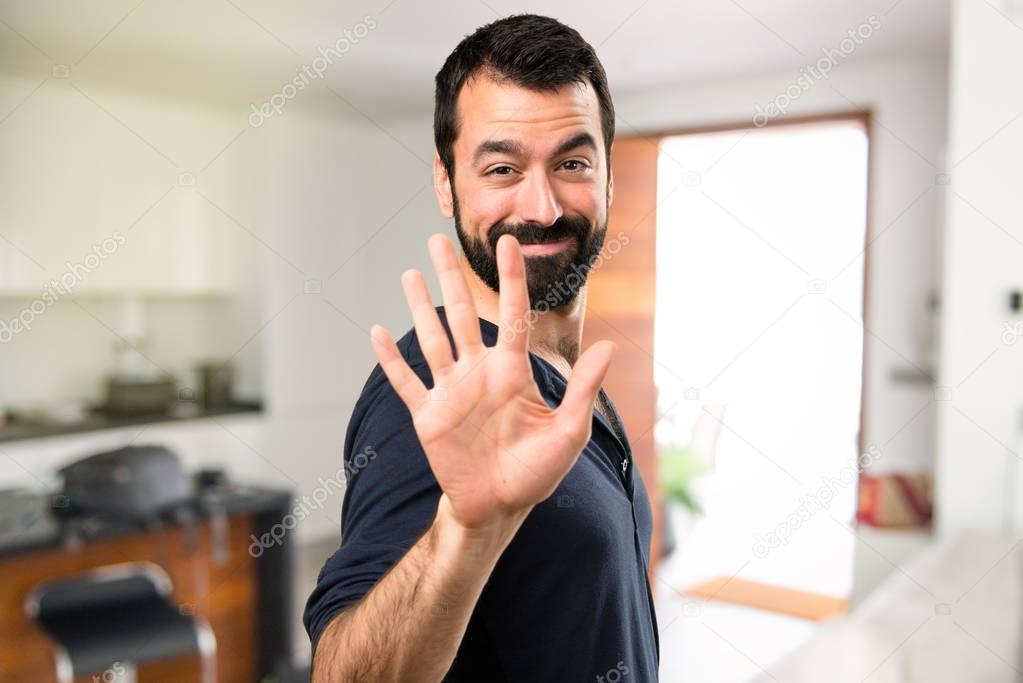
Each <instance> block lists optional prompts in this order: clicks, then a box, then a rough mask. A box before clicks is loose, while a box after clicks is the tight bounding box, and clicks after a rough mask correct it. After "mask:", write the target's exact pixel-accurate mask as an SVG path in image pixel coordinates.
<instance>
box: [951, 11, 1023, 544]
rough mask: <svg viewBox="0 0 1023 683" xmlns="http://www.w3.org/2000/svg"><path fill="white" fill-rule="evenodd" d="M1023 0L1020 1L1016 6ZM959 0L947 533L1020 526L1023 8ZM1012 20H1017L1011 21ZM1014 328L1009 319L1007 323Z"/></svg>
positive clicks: (953, 78)
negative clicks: (1012, 297) (1012, 300)
mask: <svg viewBox="0 0 1023 683" xmlns="http://www.w3.org/2000/svg"><path fill="white" fill-rule="evenodd" d="M1017 4H1018V3H1017ZM1009 12H1010V10H1009V9H1008V7H1007V6H1005V5H1004V4H1003V3H1001V2H997V1H996V2H992V3H985V2H980V1H979V0H957V1H956V2H954V3H953V15H952V52H951V64H950V70H951V92H950V97H949V118H950V121H949V158H950V160H951V164H950V165H951V170H950V175H951V184H950V185H949V191H948V193H947V199H946V206H947V211H948V226H947V230H946V236H945V244H946V247H945V257H944V268H945V273H946V280H945V287H944V298H945V308H944V316H943V320H942V348H941V361H940V376H939V383H940V384H941V385H942V386H943V387H945V388H946V389H947V391H946V392H944V394H943V395H942V397H941V398H942V400H940V401H939V402H938V406H939V423H938V481H937V502H938V507H937V513H938V516H937V521H938V528H939V529H940V530H941V531H943V532H956V531H959V530H963V529H968V528H974V529H984V530H988V531H991V530H998V529H1001V528H1002V526H1003V524H1004V523H1005V522H1006V521H1007V520H1012V521H1013V522H1014V524H1015V526H1016V527H1017V528H1018V527H1019V526H1021V525H1023V508H1021V506H1020V505H1019V503H1018V502H1017V503H1016V505H1015V507H1013V506H1012V501H1013V500H1014V499H1015V500H1017V501H1018V500H1019V499H1020V498H1023V479H1020V478H1018V477H1014V476H1013V471H1014V469H1015V470H1021V471H1023V466H1020V463H1019V458H1021V457H1023V454H1021V444H1023V439H1021V429H1023V422H1021V421H1023V416H1021V410H1020V408H1021V403H1023V400H1021V399H1023V383H1021V381H1020V380H1021V378H1023V344H1020V343H1019V342H1018V340H1017V337H1018V336H1020V334H1019V333H1023V327H1017V325H1023V316H1021V315H1020V314H1019V313H1016V314H1012V313H1010V310H1009V306H1008V297H1009V291H1010V290H1012V289H1023V268H1021V264H1023V229H1021V227H1020V224H1021V222H1023V194H1021V192H1020V187H1021V180H1023V174H1021V173H1020V158H1021V157H1023V121H1021V120H1020V114H1021V112H1023V89H1021V88H1020V81H1019V73H1020V71H1021V69H1023V33H1021V30H1020V29H1021V27H1023V15H1021V14H1019V13H1017V14H1016V16H1015V17H1014V18H1013V17H1010V16H1006V14H1007V13H1009ZM1013 21H1014V22H1015V23H1013ZM1007 326H1008V327H1007Z"/></svg>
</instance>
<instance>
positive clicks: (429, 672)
mask: <svg viewBox="0 0 1023 683" xmlns="http://www.w3.org/2000/svg"><path fill="white" fill-rule="evenodd" d="M526 514H528V510H525V511H522V512H521V513H518V514H516V515H514V516H512V517H509V518H507V519H502V520H501V521H499V522H495V523H494V525H492V526H491V527H490V528H487V529H475V530H467V529H465V528H463V527H462V526H461V525H460V524H458V522H457V521H455V519H454V517H452V516H451V514H450V508H449V507H448V505H447V499H446V498H445V497H444V496H442V497H441V501H440V505H439V506H438V509H437V515H436V517H435V518H434V521H433V524H432V525H431V526H430V528H429V530H427V532H426V533H424V534H423V536H422V537H421V538H420V539H419V540H418V541H417V542H416V543H415V544H414V545H413V546H412V547H411V548H410V549H409V551H408V552H407V553H406V554H405V556H404V557H402V559H401V560H399V561H398V562H397V563H396V564H395V565H394V567H393V568H392V569H391V571H389V572H388V573H387V574H386V575H384V577H383V578H382V579H381V580H380V581H379V582H378V583H377V585H376V586H374V587H373V589H372V590H371V591H369V593H367V594H366V596H365V598H363V599H362V600H361V601H360V602H359V603H358V604H356V605H354V606H353V607H350V608H349V609H346V610H344V611H343V612H342V613H340V614H339V615H338V616H337V617H335V618H334V619H333V620H332V621H331V622H330V623H329V624H328V625H327V627H326V628H325V629H324V631H323V635H322V636H321V637H320V639H319V642H318V644H317V647H316V656H315V661H314V662H313V677H312V678H313V682H314V683H340V682H341V681H345V682H347V681H439V680H440V679H441V678H443V676H444V674H445V673H446V672H447V671H448V669H449V668H450V667H451V663H452V661H453V660H454V657H455V654H456V652H457V651H458V645H459V643H460V642H461V640H462V637H463V635H464V634H465V629H466V625H467V624H468V623H469V618H470V616H471V615H472V611H473V608H474V607H475V606H476V602H477V600H478V599H479V596H480V593H481V592H482V591H483V586H484V585H485V584H486V582H487V579H488V578H489V577H490V574H491V572H492V571H493V569H494V566H495V565H496V563H497V560H498V558H499V557H500V556H501V553H502V552H504V549H505V548H506V547H507V545H508V543H509V542H510V541H511V539H512V537H513V536H514V535H515V532H516V531H517V530H518V528H519V526H521V524H522V520H524V519H525V516H526Z"/></svg>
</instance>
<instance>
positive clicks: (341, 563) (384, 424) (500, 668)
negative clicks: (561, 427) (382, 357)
mask: <svg viewBox="0 0 1023 683" xmlns="http://www.w3.org/2000/svg"><path fill="white" fill-rule="evenodd" d="M437 313H438V315H439V317H440V321H441V324H442V325H443V326H444V329H445V330H446V331H447V333H448V338H449V340H451V332H450V329H449V327H448V323H447V318H446V317H445V315H444V307H443V306H438V307H437ZM480 331H481V334H482V338H483V343H484V344H486V345H487V346H494V345H495V344H496V343H497V337H498V327H497V325H495V324H494V323H492V322H490V321H488V320H484V319H482V318H481V319H480ZM453 345H454V342H453V341H452V346H453ZM397 346H398V349H399V351H400V352H401V354H402V356H403V357H404V358H405V360H406V362H408V364H409V366H410V367H411V368H412V370H413V371H414V372H415V373H416V374H417V375H419V377H420V378H421V379H422V380H423V383H424V384H425V385H426V387H427V388H430V387H432V386H433V379H432V376H431V374H430V369H429V366H428V365H427V363H426V360H425V358H424V357H423V354H422V352H421V350H420V348H419V343H418V341H417V339H416V334H415V331H414V329H413V330H410V331H409V332H408V333H407V334H406V335H405V336H403V337H402V338H401V339H400V340H398V343H397ZM529 360H530V365H531V367H532V370H533V377H534V379H535V381H536V385H537V387H538V388H539V390H540V394H541V395H542V396H543V398H544V400H545V401H546V402H547V404H548V405H550V406H551V407H552V408H555V407H557V406H558V405H559V404H560V403H561V399H562V397H563V396H564V393H565V388H566V382H565V378H564V377H563V376H562V374H561V373H560V372H558V370H557V369H555V368H554V366H552V365H551V364H549V363H548V362H547V361H545V360H543V359H542V358H540V357H539V356H537V355H535V354H533V353H530V354H529ZM605 398H607V397H606V396H605ZM607 404H608V406H610V412H611V414H612V415H613V417H614V418H615V420H616V421H617V423H618V424H619V425H621V419H620V417H619V416H618V413H617V411H616V410H615V408H614V406H613V405H612V404H611V402H610V400H608V401H607ZM622 436H623V437H624V441H623V440H622V439H619V437H618V436H617V435H616V433H615V431H614V429H613V428H612V426H611V425H610V424H608V422H607V420H605V419H604V417H603V415H601V414H600V413H599V412H598V411H597V410H594V411H593V426H592V432H591V437H590V441H589V443H587V444H586V448H585V450H584V451H583V453H582V454H581V455H580V456H579V459H578V461H577V462H576V464H575V465H574V466H573V467H572V469H571V470H570V471H569V472H568V474H567V475H566V476H565V478H564V479H563V480H562V482H561V483H560V484H559V485H558V487H557V489H556V490H555V492H554V494H553V495H552V496H551V497H550V498H548V499H547V500H545V501H543V502H541V503H540V504H538V505H536V506H535V507H534V508H533V510H532V511H531V512H530V514H529V515H528V516H527V518H526V520H525V521H524V522H523V524H522V526H521V527H520V528H519V530H518V532H517V533H516V535H515V537H514V538H513V539H512V541H511V543H510V544H509V545H508V547H507V548H506V549H505V551H504V554H503V555H501V557H500V559H499V560H498V562H497V565H496V567H495V568H494V572H493V574H492V575H491V576H490V579H489V581H488V582H487V584H486V586H485V587H484V589H483V592H482V594H481V595H480V599H479V601H478V602H477V604H476V607H475V609H474V611H473V614H472V617H471V618H470V621H469V624H468V627H467V629H466V632H465V636H464V637H463V639H462V642H461V644H460V646H459V649H458V654H457V656H456V657H455V661H454V663H453V664H452V667H451V669H450V671H449V672H448V675H447V677H445V679H444V680H445V681H473V682H477V681H487V682H494V683H499V682H501V681H558V682H559V683H560V682H563V681H599V680H611V681H615V680H622V679H624V680H628V681H656V680H657V666H658V660H659V647H660V643H659V638H658V633H657V621H656V615H655V613H654V605H653V599H652V596H651V592H650V585H649V581H648V578H647V577H648V574H647V567H648V566H649V561H650V536H651V530H652V526H653V523H652V517H651V511H650V502H649V498H648V497H647V493H646V488H645V487H644V485H643V481H642V478H641V477H640V474H639V472H638V471H637V470H636V468H635V467H634V466H633V463H632V449H631V446H630V445H629V442H628V438H627V437H625V435H624V430H623V433H622ZM344 463H345V469H346V472H347V479H348V484H347V488H346V489H345V494H344V501H343V503H342V507H341V545H340V548H338V550H337V552H335V553H334V554H333V555H332V556H331V557H330V558H329V559H328V560H327V562H326V564H324V566H323V569H322V570H321V571H320V574H319V578H318V580H317V585H316V588H315V589H314V590H313V592H312V594H311V595H310V596H309V600H308V602H307V604H306V608H305V613H304V615H303V622H304V624H305V627H306V630H307V631H308V633H309V637H310V639H311V640H312V643H313V647H314V649H315V647H316V643H317V641H318V640H319V637H320V633H321V632H322V631H323V628H324V627H325V626H326V625H327V624H328V623H329V622H330V620H331V618H332V617H333V616H334V615H335V614H336V613H337V611H338V610H340V609H341V608H343V607H346V606H349V605H352V604H353V603H355V602H357V601H358V600H359V599H361V598H362V597H363V596H364V595H365V594H366V593H367V592H369V590H370V589H371V588H372V587H373V586H374V584H375V583H376V582H377V581H378V580H379V579H380V578H381V577H382V576H383V575H384V574H385V573H386V572H387V571H388V570H389V569H390V568H391V567H392V566H393V565H394V564H395V563H396V562H398V561H399V560H400V559H401V558H402V556H403V555H404V554H405V553H406V551H408V549H409V548H410V547H411V546H412V545H413V544H414V543H415V542H416V541H417V540H418V539H419V537H420V536H422V534H423V533H424V532H425V531H426V530H427V528H428V527H429V526H430V524H431V522H432V521H433V518H434V516H435V514H436V511H437V503H438V501H439V499H440V495H441V490H440V487H439V486H438V484H437V480H436V479H435V478H434V476H433V472H432V471H431V469H430V465H429V462H428V461H427V459H426V455H425V453H424V452H423V449H422V446H421V445H420V443H419V439H418V437H417V436H416V432H415V428H414V427H413V425H412V418H411V415H410V414H409V411H408V409H407V408H406V407H405V404H404V403H403V402H402V400H401V398H400V397H399V396H398V395H397V393H395V391H394V389H393V388H392V387H391V385H390V382H389V381H388V380H387V377H386V375H384V373H383V370H381V368H380V366H379V364H378V365H377V366H376V367H374V368H373V371H372V372H371V373H370V376H369V379H368V380H367V382H366V385H365V387H363V390H362V394H361V395H360V397H359V400H358V402H357V403H356V406H355V409H354V411H353V413H352V418H351V421H350V422H349V425H348V431H347V436H346V438H345V445H344Z"/></svg>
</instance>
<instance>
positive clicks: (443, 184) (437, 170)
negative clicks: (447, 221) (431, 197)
mask: <svg viewBox="0 0 1023 683" xmlns="http://www.w3.org/2000/svg"><path fill="white" fill-rule="evenodd" d="M433 192H434V194H436V195H437V203H438V204H439V205H440V212H441V213H442V214H443V215H444V217H445V218H454V217H455V210H454V202H453V201H452V199H451V179H450V178H449V177H448V171H447V169H446V168H444V163H443V162H442V161H441V160H440V153H438V152H436V151H434V153H433Z"/></svg>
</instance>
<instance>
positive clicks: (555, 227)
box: [487, 216, 591, 253]
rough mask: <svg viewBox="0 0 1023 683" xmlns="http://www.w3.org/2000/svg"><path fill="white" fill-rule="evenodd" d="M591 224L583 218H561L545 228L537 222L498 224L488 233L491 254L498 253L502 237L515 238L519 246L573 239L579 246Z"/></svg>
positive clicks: (584, 239)
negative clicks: (498, 242)
mask: <svg viewBox="0 0 1023 683" xmlns="http://www.w3.org/2000/svg"><path fill="white" fill-rule="evenodd" d="M590 229H591V226H590V222H589V221H588V220H586V219H585V218H583V217H582V216H561V217H560V218H558V219H557V220H556V221H554V223H552V224H551V225H548V226H545V225H542V224H540V223H537V222H535V221H532V222H527V223H515V224H510V223H498V224H496V225H495V226H494V227H493V228H491V229H490V232H489V233H487V243H488V244H489V245H490V250H491V253H495V252H496V251H497V240H498V239H500V237H501V235H504V234H509V235H512V236H513V237H515V238H516V239H517V240H518V241H519V244H546V243H548V242H560V241H561V240H563V239H566V238H569V237H573V238H575V240H576V242H577V243H578V244H583V243H584V242H585V241H586V237H587V235H589V233H590Z"/></svg>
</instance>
